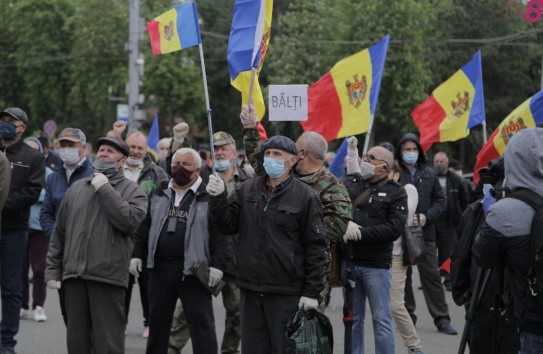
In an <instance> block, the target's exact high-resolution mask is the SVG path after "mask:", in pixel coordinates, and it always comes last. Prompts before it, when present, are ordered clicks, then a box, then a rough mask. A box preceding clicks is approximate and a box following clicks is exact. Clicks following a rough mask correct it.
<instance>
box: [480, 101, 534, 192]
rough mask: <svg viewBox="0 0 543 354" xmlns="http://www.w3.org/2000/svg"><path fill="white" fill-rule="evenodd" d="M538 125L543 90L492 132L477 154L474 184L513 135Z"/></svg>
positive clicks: (499, 154) (503, 150) (502, 150)
mask: <svg viewBox="0 0 543 354" xmlns="http://www.w3.org/2000/svg"><path fill="white" fill-rule="evenodd" d="M540 124H543V90H542V91H539V92H538V93H536V94H535V95H533V96H532V97H530V98H528V99H527V100H526V101H524V102H523V103H522V104H521V105H520V106H518V107H517V108H515V110H514V111H513V112H511V113H509V115H508V116H507V117H505V119H504V120H503V121H502V122H501V123H500V125H499V126H498V127H497V128H496V130H494V132H493V133H492V135H491V136H490V138H489V139H488V141H487V142H486V144H485V145H484V146H483V147H482V149H481V151H479V153H478V154H477V162H476V163H475V168H474V170H473V172H474V173H473V180H474V182H476V183H477V182H478V181H479V175H478V174H477V172H478V171H479V170H480V169H481V168H483V167H487V166H488V163H489V162H490V161H492V160H493V159H495V158H498V157H500V156H502V155H503V153H504V152H505V148H506V147H507V144H509V140H511V138H512V137H513V135H515V134H516V133H518V132H519V131H521V130H522V129H526V128H534V127H536V126H538V125H540Z"/></svg>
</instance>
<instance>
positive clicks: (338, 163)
mask: <svg viewBox="0 0 543 354" xmlns="http://www.w3.org/2000/svg"><path fill="white" fill-rule="evenodd" d="M348 138H349V137H346V138H345V139H343V142H342V143H341V146H340V147H339V149H338V150H337V151H336V156H335V157H334V159H333V160H332V162H331V163H330V167H328V171H330V173H331V174H333V175H334V176H336V177H337V178H341V177H343V176H345V158H346V157H347V152H348V147H349V142H348V141H347V139H348Z"/></svg>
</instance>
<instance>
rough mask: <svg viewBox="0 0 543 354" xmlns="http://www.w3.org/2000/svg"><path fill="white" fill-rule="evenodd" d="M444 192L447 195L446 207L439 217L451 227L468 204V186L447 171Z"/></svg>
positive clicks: (454, 174)
mask: <svg viewBox="0 0 543 354" xmlns="http://www.w3.org/2000/svg"><path fill="white" fill-rule="evenodd" d="M445 190H446V193H447V198H446V200H447V207H446V209H445V210H444V211H443V212H442V214H441V217H442V218H446V219H447V220H448V221H449V224H450V225H451V226H456V225H458V223H459V222H460V218H461V217H462V213H464V210H466V208H467V206H468V204H469V202H470V192H469V189H468V184H467V183H465V181H464V179H463V178H462V177H460V176H459V175H457V174H456V173H454V172H450V171H449V172H447V184H446V186H445Z"/></svg>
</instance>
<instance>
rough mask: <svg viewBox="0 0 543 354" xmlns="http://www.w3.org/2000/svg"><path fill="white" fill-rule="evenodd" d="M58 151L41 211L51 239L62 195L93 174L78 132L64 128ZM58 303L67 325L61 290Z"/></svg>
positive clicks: (82, 140) (41, 223)
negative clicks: (56, 165)
mask: <svg viewBox="0 0 543 354" xmlns="http://www.w3.org/2000/svg"><path fill="white" fill-rule="evenodd" d="M58 143H59V145H60V148H59V149H58V153H59V156H60V158H61V159H62V162H63V163H64V164H63V165H62V166H59V167H58V168H57V169H56V170H55V171H53V173H52V174H51V175H50V176H49V177H48V178H47V183H46V187H45V199H44V201H43V205H42V208H41V210H40V225H41V227H42V229H43V232H44V233H45V236H47V238H48V239H51V235H52V234H53V228H54V227H55V221H56V220H57V212H58V209H59V208H60V202H61V201H62V198H63V197H64V193H66V191H67V190H68V188H69V187H70V186H71V185H72V184H74V183H75V182H76V181H79V180H80V179H83V178H85V177H88V176H90V175H92V174H93V173H94V170H93V169H92V162H91V161H90V160H89V159H88V158H87V157H86V155H85V152H86V151H85V150H86V146H87V137H86V136H85V133H83V132H82V131H81V129H77V128H66V129H64V130H63V131H62V132H61V133H60V135H59V136H58ZM58 294H59V300H60V312H61V314H62V318H63V319H64V324H67V323H68V317H67V316H66V306H65V301H64V288H60V289H59V290H58Z"/></svg>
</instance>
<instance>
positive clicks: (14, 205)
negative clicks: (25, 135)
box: [2, 139, 45, 230]
mask: <svg viewBox="0 0 543 354" xmlns="http://www.w3.org/2000/svg"><path fill="white" fill-rule="evenodd" d="M6 157H7V158H8V160H9V162H10V163H11V184H10V187H9V194H8V199H7V200H6V204H5V205H4V210H3V211H2V229H3V230H26V229H27V228H28V218H29V217H30V207H31V206H32V205H33V204H34V203H36V202H37V201H38V198H39V197H40V192H41V190H42V188H43V186H44V185H45V159H44V158H43V155H42V154H41V153H40V152H39V151H37V150H34V149H33V148H31V147H30V146H28V145H27V144H25V143H24V142H23V140H22V139H21V140H20V141H18V142H17V143H15V144H13V145H11V146H9V147H8V148H7V149H6Z"/></svg>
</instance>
